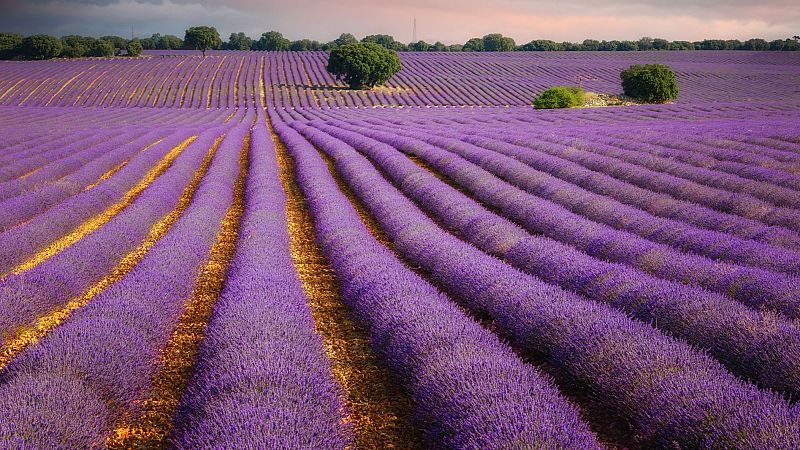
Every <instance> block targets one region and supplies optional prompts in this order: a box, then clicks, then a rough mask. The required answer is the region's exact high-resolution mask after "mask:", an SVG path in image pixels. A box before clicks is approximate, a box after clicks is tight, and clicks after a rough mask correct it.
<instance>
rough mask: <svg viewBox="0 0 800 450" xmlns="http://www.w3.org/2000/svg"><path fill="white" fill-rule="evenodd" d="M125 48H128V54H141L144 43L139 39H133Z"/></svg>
mask: <svg viewBox="0 0 800 450" xmlns="http://www.w3.org/2000/svg"><path fill="white" fill-rule="evenodd" d="M125 50H127V52H128V56H139V55H141V54H142V43H141V42H139V40H138V39H132V40H130V41H129V42H128V46H127V47H125Z"/></svg>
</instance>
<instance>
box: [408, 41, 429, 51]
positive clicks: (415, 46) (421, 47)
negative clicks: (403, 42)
mask: <svg viewBox="0 0 800 450" xmlns="http://www.w3.org/2000/svg"><path fill="white" fill-rule="evenodd" d="M408 48H409V50H411V51H412V52H427V51H428V50H429V49H430V48H431V44H428V43H427V42H425V41H417V42H412V43H410V44H408Z"/></svg>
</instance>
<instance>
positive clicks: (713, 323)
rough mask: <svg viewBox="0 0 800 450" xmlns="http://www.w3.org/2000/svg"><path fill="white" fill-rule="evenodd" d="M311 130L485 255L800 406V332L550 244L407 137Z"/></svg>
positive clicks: (716, 298) (341, 128)
mask: <svg viewBox="0 0 800 450" xmlns="http://www.w3.org/2000/svg"><path fill="white" fill-rule="evenodd" d="M311 125H312V126H314V127H315V128H318V129H319V130H321V131H324V132H325V133H327V134H329V135H331V136H333V137H336V138H337V139H340V140H341V141H343V142H345V143H346V144H348V145H350V146H352V147H354V148H355V149H356V150H358V151H359V152H360V153H362V154H364V155H365V156H367V157H368V158H369V159H370V160H371V161H372V162H373V164H375V166H376V167H378V168H379V169H380V170H381V171H382V172H383V173H385V174H387V175H388V176H389V177H390V178H391V180H392V182H393V184H394V185H395V186H397V187H398V188H399V189H401V190H402V191H403V193H404V194H405V195H406V196H408V197H409V198H410V199H411V200H413V201H414V202H415V203H416V205H418V206H419V207H421V208H422V209H424V210H425V211H427V212H428V213H429V214H430V215H433V216H435V217H436V220H439V221H440V223H441V224H443V225H444V226H446V227H447V229H448V230H450V231H452V232H454V233H455V234H457V235H458V236H460V237H461V238H462V239H464V240H466V241H468V242H469V243H470V244H472V245H474V246H475V247H477V248H478V249H480V250H482V251H484V252H486V253H488V254H490V255H493V256H496V257H498V258H501V259H503V260H504V261H505V262H507V263H509V264H511V265H513V266H515V267H517V268H519V269H521V270H523V271H525V272H527V273H530V274H532V275H534V276H536V277H538V278H540V279H542V280H544V281H547V282H548V283H552V284H556V285H559V286H561V287H562V288H563V289H565V290H567V291H573V292H578V293H580V294H582V295H584V296H586V297H588V298H590V299H592V300H596V301H598V302H602V303H608V304H610V305H612V306H614V307H615V308H617V309H621V310H623V311H625V312H627V313H629V314H632V315H633V316H634V317H636V318H638V319H640V320H641V321H643V322H645V323H652V324H653V325H654V326H656V327H657V328H658V329H660V330H662V331H665V332H667V333H670V334H671V335H673V336H676V337H679V338H682V339H686V340H687V341H688V342H689V343H691V344H694V345H697V346H698V347H701V348H704V349H706V350H707V351H709V353H710V354H712V355H713V356H714V357H715V358H717V359H718V360H719V361H721V362H723V363H724V364H725V365H726V367H727V368H728V369H729V370H730V371H731V372H733V373H735V374H737V375H740V376H743V377H746V378H749V379H751V380H753V381H754V382H756V383H758V384H759V385H760V386H764V387H768V388H772V389H775V390H777V391H782V392H786V393H789V394H791V395H792V396H793V397H794V398H800V329H798V328H797V326H796V325H795V324H794V323H792V322H790V321H788V320H786V319H782V318H780V317H776V316H775V315H774V314H769V313H760V312H755V311H752V310H750V309H749V308H747V307H745V306H743V305H742V304H741V303H738V302H736V301H734V300H731V299H729V298H727V297H724V296H722V295H718V294H713V293H711V292H708V291H705V290H702V289H696V288H691V287H688V286H684V285H682V284H680V283H675V282H670V281H665V280H661V279H659V278H655V277H651V276H649V275H646V274H644V273H642V272H640V271H638V270H634V269H631V268H629V267H627V266H624V265H622V264H615V263H608V262H605V261H602V260H599V259H596V258H593V257H591V256H588V255H586V254H585V253H582V252H580V251H578V250H576V249H574V248H572V247H570V246H568V245H564V244H562V243H559V242H556V241H554V240H552V239H550V238H546V237H541V236H532V235H530V234H529V233H527V232H525V231H524V230H522V229H521V228H520V227H518V226H517V225H515V224H513V223H511V222H510V221H508V220H506V219H504V218H503V217H501V216H498V215H496V214H494V213H491V212H489V211H488V210H486V209H485V208H484V207H482V206H481V205H480V204H479V203H477V202H476V201H474V200H472V199H471V198H469V197H468V196H466V195H464V194H462V193H461V192H459V191H458V190H456V189H454V188H451V187H450V186H448V185H446V184H445V183H443V182H441V181H440V180H438V179H437V178H436V177H435V176H434V175H432V174H430V173H428V172H427V171H425V170H423V169H421V168H420V167H418V166H417V165H416V164H414V163H413V162H411V161H410V160H409V159H408V158H407V157H406V156H404V155H403V154H402V153H400V151H398V150H396V149H395V146H396V147H403V145H402V144H400V143H398V142H400V141H402V140H403V138H402V137H400V136H395V135H391V134H387V133H384V132H380V131H375V130H373V129H371V128H368V127H365V128H361V129H358V128H353V127H352V126H347V125H346V124H343V123H341V122H337V123H334V124H333V125H324V124H321V123H311ZM351 129H352V130H354V131H347V130H351ZM367 136H369V137H367ZM385 142H388V143H389V144H387V143H385ZM393 142H394V143H396V144H395V145H390V144H391V143H393ZM426 150H427V149H426V148H423V147H421V146H417V147H415V151H414V154H415V155H424V154H426V153H430V152H427V151H426Z"/></svg>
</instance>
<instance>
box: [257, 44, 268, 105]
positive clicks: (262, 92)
mask: <svg viewBox="0 0 800 450" xmlns="http://www.w3.org/2000/svg"><path fill="white" fill-rule="evenodd" d="M260 59H261V62H260V63H259V66H258V98H260V99H261V105H260V106H261V107H262V108H264V107H266V106H267V88H266V86H265V85H264V60H265V59H266V58H265V57H263V56H262V57H261V58H260ZM258 106H259V105H256V107H258Z"/></svg>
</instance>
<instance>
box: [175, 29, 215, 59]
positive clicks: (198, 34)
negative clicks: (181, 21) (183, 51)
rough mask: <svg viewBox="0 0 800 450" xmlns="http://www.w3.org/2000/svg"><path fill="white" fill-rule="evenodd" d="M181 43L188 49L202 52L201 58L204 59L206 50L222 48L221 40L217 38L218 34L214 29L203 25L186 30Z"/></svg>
mask: <svg viewBox="0 0 800 450" xmlns="http://www.w3.org/2000/svg"><path fill="white" fill-rule="evenodd" d="M183 43H184V45H185V46H186V47H188V48H191V49H195V50H200V51H201V52H203V57H204V58H205V56H206V50H210V49H217V48H220V46H222V39H221V38H220V37H219V32H218V31H217V29H216V28H214V27H209V26H204V25H203V26H198V27H190V28H189V29H188V30H186V34H185V35H184V37H183Z"/></svg>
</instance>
